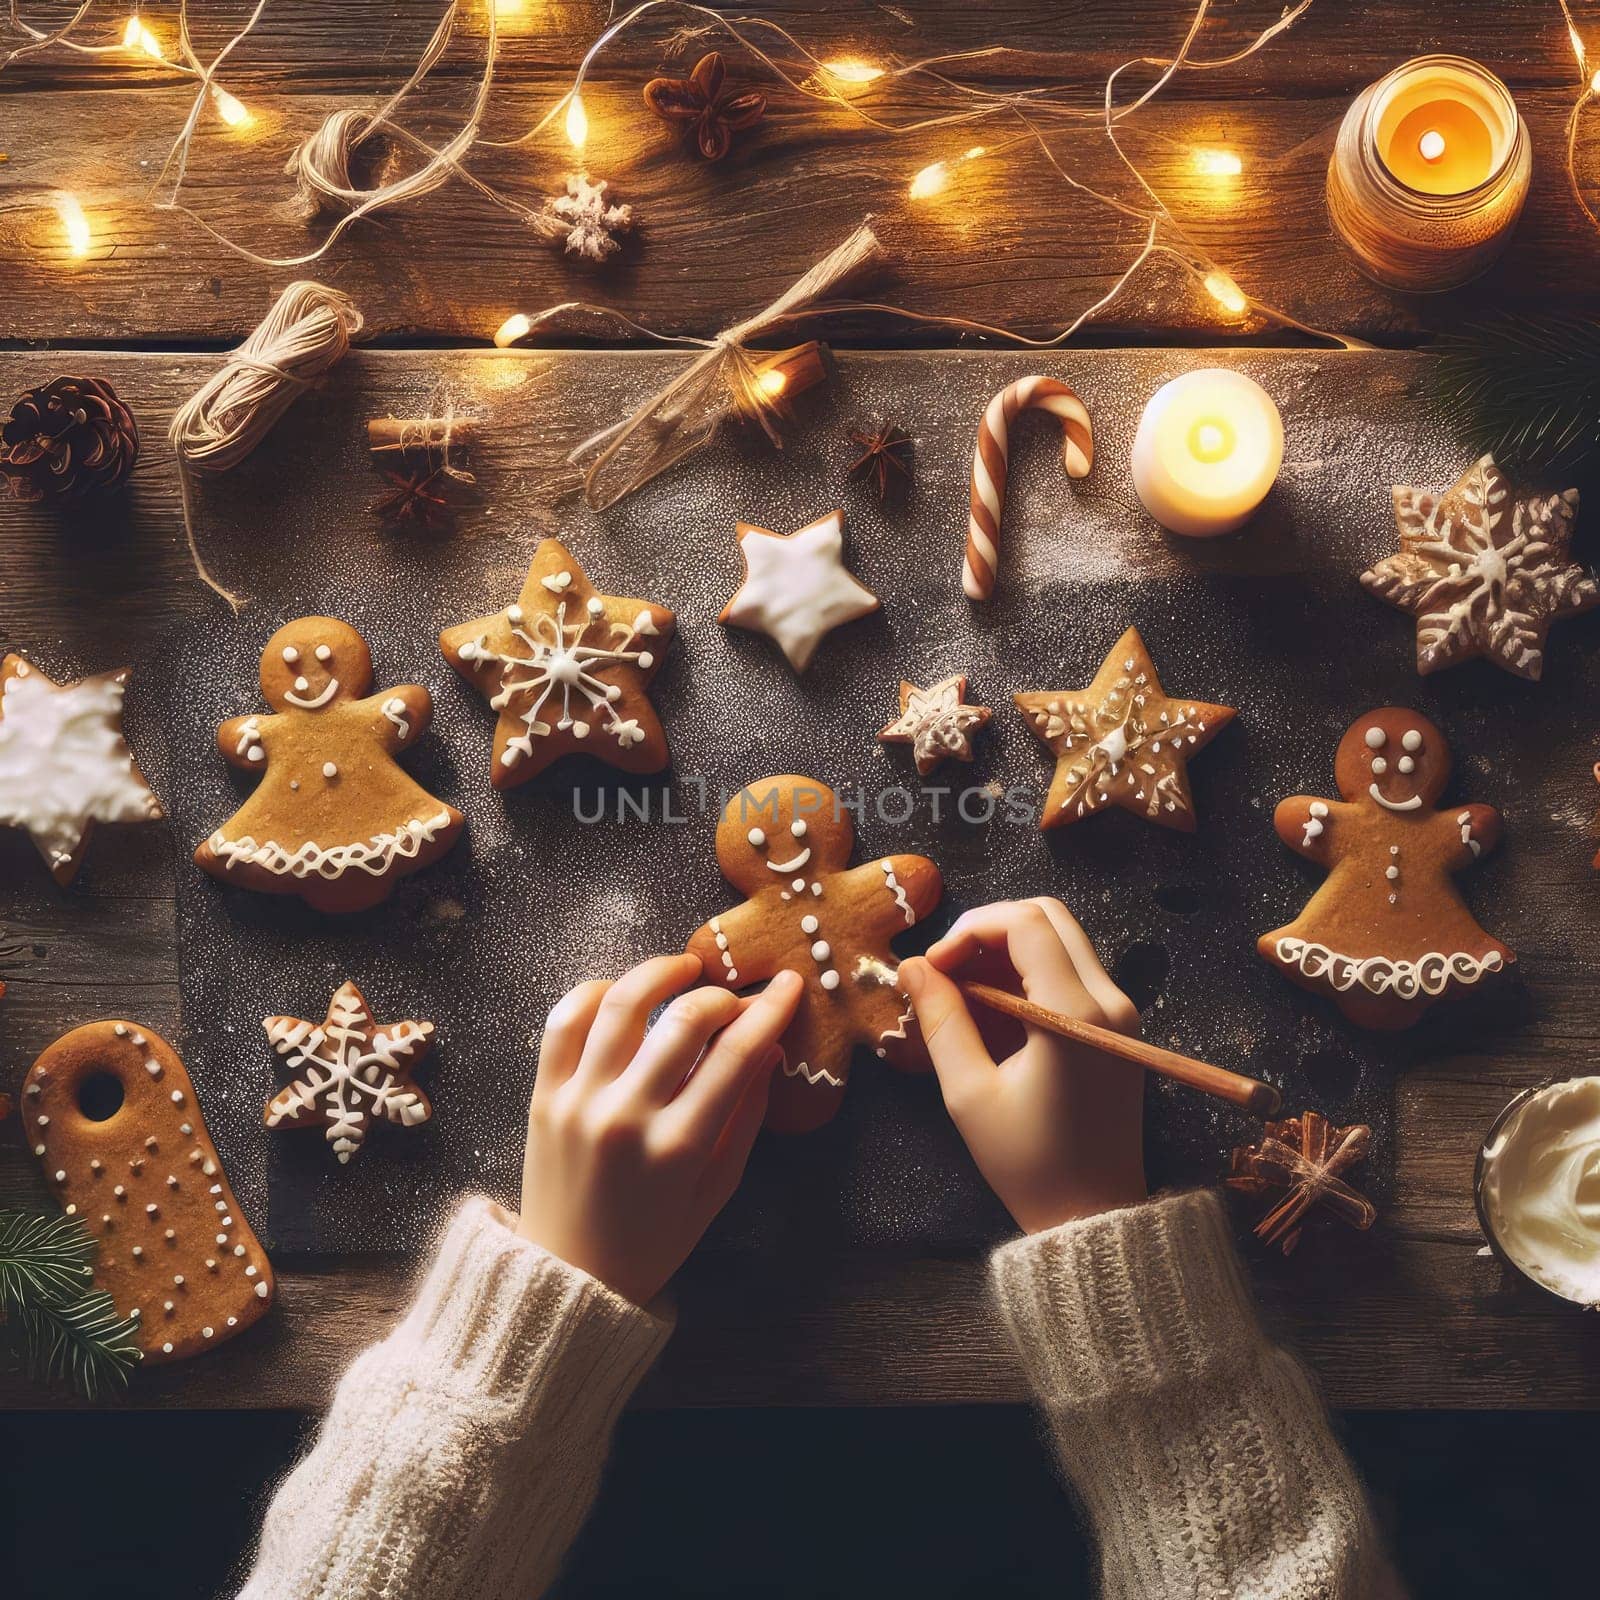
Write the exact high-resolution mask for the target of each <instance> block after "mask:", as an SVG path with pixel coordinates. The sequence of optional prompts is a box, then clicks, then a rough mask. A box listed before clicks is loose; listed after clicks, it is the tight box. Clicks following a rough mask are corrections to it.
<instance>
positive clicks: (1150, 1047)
mask: <svg viewBox="0 0 1600 1600" xmlns="http://www.w3.org/2000/svg"><path fill="white" fill-rule="evenodd" d="M899 976H900V974H899V972H898V971H897V969H895V968H894V967H891V966H888V965H886V964H885V963H884V962H882V961H875V960H874V959H873V958H872V957H871V956H863V957H862V958H861V959H860V961H858V962H857V963H856V981H857V982H858V983H859V982H866V983H881V984H884V985H887V986H889V987H893V986H894V985H895V984H896V983H897V982H898V981H899ZM956 987H957V988H958V989H959V990H960V991H961V992H962V994H963V995H965V996H966V998H967V999H968V1000H975V1001H976V1002H977V1003H978V1004H979V1005H982V1006H987V1007H988V1008H989V1009H990V1010H991V1011H998V1012H1000V1013H1001V1014H1002V1015H1003V1016H1008V1017H1015V1018H1016V1019H1017V1021H1018V1022H1030V1023H1032V1024H1033V1026H1034V1027H1036V1028H1043V1029H1044V1030H1045V1031H1046V1032H1047V1033H1053V1034H1056V1035H1057V1036H1058V1037H1060V1038H1062V1039H1071V1040H1072V1041H1073V1042H1074V1043H1075V1044H1086V1045H1089V1046H1090V1047H1091V1048H1093V1049H1095V1050H1098V1051H1100V1052H1101V1053H1102V1054H1103V1055H1108V1056H1116V1057H1118V1058H1119V1059H1120V1060H1123V1061H1131V1062H1133V1063H1134V1064H1135V1065H1136V1066H1141V1067H1145V1068H1147V1069H1148V1070H1149V1071H1151V1072H1154V1073H1158V1074H1159V1075H1160V1076H1161V1077H1163V1078H1170V1079H1171V1080H1172V1081H1173V1082H1174V1083H1181V1084H1185V1085H1187V1086H1188V1087H1189V1088H1191V1089H1198V1090H1199V1091H1200V1093H1201V1094H1208V1095H1211V1096H1212V1097H1213V1098H1214V1099H1217V1100H1226V1101H1227V1102H1228V1104H1229V1105H1232V1106H1237V1107H1238V1108H1239V1109H1240V1110H1241V1111H1248V1112H1249V1113H1250V1114H1251V1115H1252V1116H1256V1117H1272V1116H1276V1115H1277V1113H1278V1110H1279V1107H1280V1106H1281V1105H1282V1104H1283V1097H1282V1096H1281V1095H1280V1094H1279V1093H1278V1091H1277V1090H1276V1089H1274V1088H1273V1087H1272V1085H1271V1084H1270V1083H1263V1082H1261V1080H1260V1079H1259V1078H1246V1077H1245V1076H1243V1074H1241V1073H1238V1072H1229V1071H1228V1070H1227V1068H1226V1067H1214V1066H1212V1065H1211V1063H1210V1062H1208V1061H1196V1060H1195V1059H1194V1057H1193V1056H1184V1055H1179V1054H1178V1052H1177V1051H1176V1050H1163V1049H1162V1048H1161V1046H1160V1045H1156V1044H1146V1043H1145V1041H1144V1040H1143V1039H1130V1038H1129V1037H1128V1035H1127V1034H1125V1033H1118V1032H1116V1030H1115V1029H1113V1028H1102V1027H1100V1026H1099V1025H1098V1024H1097V1023H1093V1022H1083V1021H1081V1020H1080V1019H1079V1018H1077V1017H1069V1016H1066V1015H1064V1014H1063V1013H1061V1012H1059V1011H1048V1010H1046V1009H1045V1007H1043V1006H1040V1005H1035V1004H1034V1003H1033V1001H1031V1000H1025V999H1023V997H1022V996H1021V995H1019V994H1011V993H1010V992H1008V991H1007V990H1005V989H996V988H995V987H994V986H993V985H992V984H987V983H966V982H963V981H962V980H960V979H957V980H956Z"/></svg>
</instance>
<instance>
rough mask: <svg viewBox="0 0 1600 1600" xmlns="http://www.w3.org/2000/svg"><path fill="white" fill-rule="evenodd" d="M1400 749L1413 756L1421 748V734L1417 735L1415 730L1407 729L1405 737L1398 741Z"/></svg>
mask: <svg viewBox="0 0 1600 1600" xmlns="http://www.w3.org/2000/svg"><path fill="white" fill-rule="evenodd" d="M1400 748H1401V749H1402V750H1405V751H1407V752H1409V753H1411V754H1413V755H1414V754H1415V753H1416V752H1417V751H1418V750H1420V749H1421V748H1422V735H1421V733H1419V732H1418V731H1417V729H1415V728H1408V729H1407V730H1406V733H1405V737H1404V738H1402V739H1401V741H1400Z"/></svg>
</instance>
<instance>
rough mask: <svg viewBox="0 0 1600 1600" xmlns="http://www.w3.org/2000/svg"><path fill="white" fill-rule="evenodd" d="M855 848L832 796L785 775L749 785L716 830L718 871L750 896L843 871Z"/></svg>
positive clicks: (812, 780) (851, 831) (821, 786)
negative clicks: (790, 881)
mask: <svg viewBox="0 0 1600 1600" xmlns="http://www.w3.org/2000/svg"><path fill="white" fill-rule="evenodd" d="M854 843H855V829H854V827H852V825H851V822H850V817H849V813H848V812H846V811H845V810H844V809H843V808H842V807H841V806H840V805H839V802H838V799H837V797H836V796H835V795H834V792H833V790H832V789H830V788H829V787H828V786H827V785H826V784H824V783H818V782H817V780H816V779H815V778H797V777H794V776H793V775H791V774H785V775H782V776H779V777H773V778H762V779H760V780H759V781H758V782H756V783H752V784H747V785H746V786H745V787H744V788H743V789H741V790H740V791H739V792H738V793H737V794H736V795H734V797H733V798H732V799H731V800H730V801H729V802H728V804H727V807H726V808H725V809H724V811H723V813H722V820H721V822H719V823H718V824H717V865H718V866H720V867H721V868H722V871H723V875H724V876H725V877H726V878H727V879H728V881H729V882H730V883H732V884H734V885H735V886H736V887H737V888H739V889H740V890H742V891H743V892H744V893H745V894H748V895H754V894H759V893H760V892H761V891H762V890H763V889H770V888H772V887H773V886H774V885H776V884H781V883H783V882H784V881H785V880H786V879H789V878H795V877H802V876H803V877H805V878H808V879H815V877H816V876H817V874H818V873H822V872H840V871H842V870H843V869H844V867H845V864H846V863H847V862H848V861H849V859H850V851H851V848H852V846H853V845H854Z"/></svg>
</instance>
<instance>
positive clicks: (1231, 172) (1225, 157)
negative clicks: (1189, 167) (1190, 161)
mask: <svg viewBox="0 0 1600 1600" xmlns="http://www.w3.org/2000/svg"><path fill="white" fill-rule="evenodd" d="M1194 170H1195V171H1196V172H1198V173H1199V174H1200V176H1201V177H1202V178H1237V177H1238V176H1239V174H1240V173H1241V172H1243V171H1244V163H1243V162H1242V161H1241V160H1240V159H1239V158H1238V156H1236V155H1235V154H1234V153H1233V151H1231V150H1196V151H1195V153H1194Z"/></svg>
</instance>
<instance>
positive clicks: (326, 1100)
mask: <svg viewBox="0 0 1600 1600" xmlns="http://www.w3.org/2000/svg"><path fill="white" fill-rule="evenodd" d="M261 1026H262V1027H263V1028H265V1029H266V1030H267V1038H268V1039H269V1040H271V1041H272V1048H273V1049H274V1050H276V1051H277V1052H278V1054H279V1055H280V1056H283V1057H285V1058H286V1059H287V1061H288V1063H289V1067H290V1069H291V1071H293V1073H294V1074H295V1077H294V1081H293V1082H292V1083H291V1084H289V1086H288V1087H287V1088H284V1089H280V1090H279V1091H278V1092H277V1094H275V1095H274V1096H273V1097H272V1099H271V1100H269V1101H268V1102H267V1109H266V1111H265V1112H264V1113H263V1120H264V1121H265V1122H266V1125H267V1126H268V1127H269V1128H311V1129H318V1128H320V1129H321V1130H322V1133H323V1137H324V1138H326V1139H327V1141H328V1143H329V1144H330V1145H331V1146H332V1147H333V1153H334V1154H335V1155H336V1156H337V1157H338V1158H339V1164H340V1165H341V1166H343V1165H344V1164H345V1163H346V1162H348V1161H349V1159H350V1157H351V1156H353V1155H355V1154H356V1152H357V1151H359V1150H360V1149H361V1147H362V1144H363V1143H364V1142H365V1140H366V1137H367V1133H368V1131H369V1130H370V1129H371V1127H372V1125H373V1123H374V1122H377V1121H379V1120H383V1121H387V1122H393V1123H396V1124H397V1125H398V1126H400V1127H402V1128H414V1127H416V1126H417V1125H418V1123H422V1122H426V1121H427V1120H428V1118H429V1117H431V1116H432V1115H433V1107H432V1105H430V1104H429V1102H428V1097H427V1095H425V1094H424V1093H423V1092H422V1090H421V1089H419V1088H418V1087H417V1085H416V1084H415V1082H413V1080H412V1074H413V1072H414V1071H415V1070H416V1066H417V1063H418V1062H419V1061H421V1060H422V1058H423V1057H424V1056H425V1055H427V1053H428V1051H429V1050H431V1049H432V1048H433V1024H432V1023H431V1022H413V1021H411V1020H409V1019H408V1020H406V1021H404V1022H384V1023H379V1022H376V1021H375V1020H374V1019H373V1015H372V1007H371V1006H370V1005H368V1003H367V997H366V996H365V995H364V994H362V992H361V991H360V990H359V989H358V988H356V986H355V985H354V984H353V983H346V984H342V985H341V986H340V987H339V988H338V989H337V990H335V991H334V996H333V999H332V1000H330V1001H329V1002H328V1015H327V1017H326V1018H325V1019H324V1020H323V1021H321V1022H307V1021H306V1020H305V1019H304V1018H303V1017H267V1018H265V1019H264V1020H263V1022H262V1024H261Z"/></svg>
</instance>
